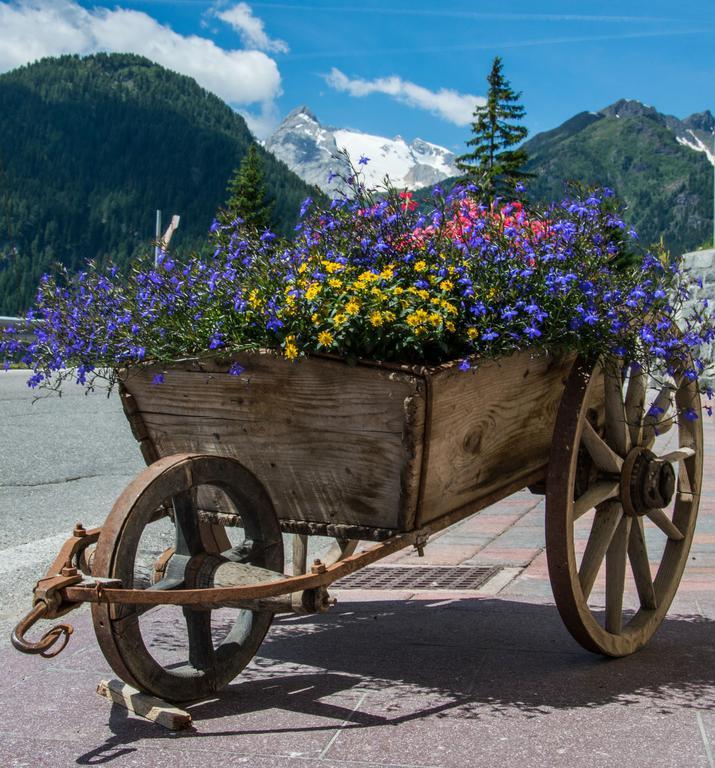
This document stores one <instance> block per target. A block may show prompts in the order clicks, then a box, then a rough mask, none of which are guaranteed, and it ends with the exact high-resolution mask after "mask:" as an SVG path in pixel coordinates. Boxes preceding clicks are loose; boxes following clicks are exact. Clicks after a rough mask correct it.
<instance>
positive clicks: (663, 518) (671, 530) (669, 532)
mask: <svg viewBox="0 0 715 768" xmlns="http://www.w3.org/2000/svg"><path fill="white" fill-rule="evenodd" d="M646 515H647V516H648V517H649V518H650V519H651V520H652V521H653V522H654V523H655V524H656V525H657V526H658V528H660V530H661V531H663V533H664V534H665V535H666V536H667V537H668V538H669V539H673V540H674V541H680V540H681V539H682V538H683V534H682V533H681V532H680V531H679V530H678V528H677V527H676V525H675V523H674V522H673V521H672V520H671V519H670V518H669V517H668V515H666V514H665V512H663V510H662V509H649V510H648V511H647V512H646Z"/></svg>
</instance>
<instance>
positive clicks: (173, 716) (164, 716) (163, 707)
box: [97, 680, 191, 731]
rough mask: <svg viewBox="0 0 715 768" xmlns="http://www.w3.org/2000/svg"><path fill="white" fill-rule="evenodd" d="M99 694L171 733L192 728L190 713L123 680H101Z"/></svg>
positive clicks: (98, 687) (98, 688)
mask: <svg viewBox="0 0 715 768" xmlns="http://www.w3.org/2000/svg"><path fill="white" fill-rule="evenodd" d="M97 693H98V694H99V695H100V696H102V697H104V698H105V699H108V700H109V701H111V702H113V703H115V704H119V705H120V706H122V707H126V708H127V709H128V710H129V711H130V712H134V713H135V714H137V715H140V716H141V717H145V718H146V719H147V720H152V721H153V722H155V723H156V724H157V725H161V726H163V727H164V728H168V729H169V730H170V731H181V730H185V729H186V728H191V715H190V714H189V713H188V712H186V711H185V710H183V709H179V708H178V707H175V706H173V705H172V704H168V703H167V702H165V701H162V700H161V699H157V698H156V697H155V696H150V695H149V694H147V693H141V691H138V690H137V689H136V688H133V687H132V686H131V685H127V684H126V683H123V682H122V681H121V680H100V682H99V685H98V686H97Z"/></svg>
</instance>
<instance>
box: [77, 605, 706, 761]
mask: <svg viewBox="0 0 715 768" xmlns="http://www.w3.org/2000/svg"><path fill="white" fill-rule="evenodd" d="M714 640H715V622H714V621H711V620H709V619H705V618H703V617H702V616H677V615H673V616H672V617H669V618H667V619H666V621H665V622H664V624H663V625H662V627H661V628H660V630H659V631H658V633H657V634H656V635H655V637H654V638H653V640H652V641H651V643H650V645H649V646H648V647H646V648H645V649H643V650H642V651H640V652H639V653H637V654H635V655H633V656H631V657H629V658H624V659H604V658H602V657H599V656H595V655H593V654H591V653H588V652H587V651H585V650H582V649H581V648H580V646H578V645H577V644H576V643H575V642H574V641H573V640H572V639H571V638H570V636H569V635H568V633H567V632H566V630H565V628H564V627H563V625H562V623H561V620H560V618H559V615H558V612H557V611H556V608H555V607H554V606H553V605H542V604H533V603H526V602H517V601H514V600H505V599H487V598H483V599H474V598H471V599H470V598H467V599H460V600H458V601H447V602H446V603H445V602H444V601H442V602H439V601H436V602H428V601H415V600H410V601H407V602H404V601H379V602H359V603H358V602H356V603H351V602H344V603H343V602H341V603H340V606H339V607H338V608H336V609H334V611H333V612H332V613H331V614H330V615H326V616H306V617H300V618H297V617H290V618H287V619H284V618H281V619H278V620H276V621H275V622H274V625H273V628H272V629H271V632H270V634H269V636H268V637H267V639H266V641H265V642H264V644H263V646H262V647H261V649H260V651H259V655H258V656H257V657H256V659H255V660H254V662H253V663H252V664H251V665H250V666H249V668H248V669H247V670H246V671H245V672H244V674H243V675H241V676H240V677H239V678H238V679H237V680H236V681H235V682H234V683H233V684H232V685H231V686H229V687H228V688H226V689H224V691H222V692H221V693H220V694H219V695H218V696H217V697H216V699H213V700H211V701H205V702H200V703H197V704H194V705H191V706H190V707H188V709H189V711H190V712H191V714H192V717H193V718H194V723H195V725H196V729H195V730H193V731H188V732H184V733H183V734H169V733H167V732H166V731H162V729H161V728H159V727H157V726H156V725H153V724H150V723H147V722H146V721H140V720H137V719H136V718H129V717H127V714H126V711H125V710H123V709H122V708H120V707H116V706H114V707H112V714H111V716H110V722H109V726H110V728H111V730H112V731H113V734H114V735H113V736H112V737H111V738H110V739H108V740H107V741H106V742H105V743H104V744H102V745H101V746H99V747H97V748H96V749H93V750H91V751H89V752H86V753H85V754H83V755H81V756H80V757H79V758H78V759H77V763H78V764H80V765H96V764H102V763H106V762H110V761H111V760H113V759H115V758H116V757H119V756H121V755H124V754H126V753H127V751H132V748H131V747H128V746H127V745H129V744H132V743H133V742H138V741H142V740H145V739H152V740H153V739H157V738H158V739H162V738H171V739H176V738H187V737H188V738H196V737H201V738H207V737H208V738H210V737H219V736H223V737H225V736H236V737H241V736H244V737H249V736H255V735H256V734H265V735H268V734H280V733H286V734H290V733H293V734H298V733H301V732H303V733H305V732H313V731H315V732H318V733H319V732H321V731H323V732H326V733H330V732H334V731H335V730H336V728H341V729H343V730H352V729H361V728H371V727H372V728H374V727H382V726H390V727H395V726H399V725H401V724H403V723H406V722H409V721H414V720H427V719H431V718H459V719H469V720H473V721H474V722H475V726H476V727H478V721H479V718H481V717H485V716H488V715H494V714H498V715H500V716H506V717H517V716H518V717H528V718H532V717H544V716H548V714H549V712H550V711H555V710H562V709H578V708H592V707H599V706H602V705H605V704H614V703H615V704H618V705H622V706H636V707H641V708H643V707H645V708H648V709H650V710H651V711H656V712H662V713H664V714H667V713H671V712H674V711H677V710H681V709H683V708H690V709H697V710H708V709H712V708H713V707H715V685H713V683H714V682H715V680H714V677H715V642H713V641H714Z"/></svg>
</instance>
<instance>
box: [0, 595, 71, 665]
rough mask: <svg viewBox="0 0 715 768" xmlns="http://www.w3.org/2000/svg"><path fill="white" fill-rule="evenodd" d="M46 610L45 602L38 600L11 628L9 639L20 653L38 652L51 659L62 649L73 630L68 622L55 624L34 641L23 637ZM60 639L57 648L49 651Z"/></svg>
mask: <svg viewBox="0 0 715 768" xmlns="http://www.w3.org/2000/svg"><path fill="white" fill-rule="evenodd" d="M47 612H48V606H47V603H46V602H45V601H44V600H38V601H37V603H36V604H35V607H34V608H33V609H32V610H31V611H30V613H28V614H27V616H25V618H24V619H22V621H20V622H19V623H18V625H17V626H16V627H15V629H13V631H12V635H11V636H10V641H11V642H12V644H13V646H14V647H15V648H17V650H18V651H21V652H22V653H39V654H40V656H43V657H44V658H45V659H51V658H52V657H53V656H57V654H58V653H61V652H62V651H63V650H64V647H65V646H66V645H67V643H68V642H69V639H70V635H71V634H72V632H73V631H74V630H73V629H72V627H71V626H70V625H69V624H57V625H56V626H54V627H52V629H50V630H48V631H47V632H45V634H44V635H42V637H41V638H40V639H39V640H37V641H36V642H32V641H30V640H27V639H26V638H25V633H26V632H28V631H29V629H30V628H31V627H32V626H33V625H35V624H36V623H37V622H38V621H39V620H40V619H42V618H44V617H45V615H46V614H47ZM60 641H61V645H60V646H59V648H56V649H55V650H54V651H52V652H50V649H51V648H52V647H53V646H55V645H56V644H57V643H58V642H60Z"/></svg>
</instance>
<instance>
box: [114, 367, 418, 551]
mask: <svg viewBox="0 0 715 768" xmlns="http://www.w3.org/2000/svg"><path fill="white" fill-rule="evenodd" d="M233 359H235V360H237V361H238V362H240V363H241V364H242V365H243V366H244V367H245V371H244V372H243V373H242V374H241V375H239V376H232V375H229V374H227V373H226V369H227V366H226V365H220V364H218V363H216V362H211V361H209V362H202V363H201V364H200V365H199V364H197V363H185V364H179V365H173V366H172V367H171V368H170V369H168V370H167V371H166V373H165V380H164V383H162V384H152V379H153V377H154V374H155V373H156V372H157V370H155V369H145V370H143V371H141V372H139V373H136V374H134V375H132V376H130V377H129V378H128V379H127V380H126V382H125V384H124V389H125V396H124V400H125V408H126V410H127V411H129V410H134V411H136V413H137V414H138V417H139V418H138V419H137V418H135V419H134V421H135V422H137V421H139V422H140V423H141V427H140V428H141V429H143V430H145V431H146V434H147V435H148V438H149V440H150V441H151V443H152V444H153V445H154V447H155V449H156V452H157V454H158V455H159V456H166V455H169V454H172V453H177V452H183V451H189V452H208V453H216V454H224V455H228V456H231V457H233V458H236V459H238V460H239V461H240V462H241V463H242V464H244V465H245V466H246V467H247V468H248V469H249V470H250V471H251V472H253V473H254V474H255V475H256V476H257V477H258V478H259V479H260V480H261V482H262V483H263V484H264V485H265V487H266V489H268V492H269V493H270V495H271V498H272V500H273V503H274V505H275V508H276V512H277V513H278V517H279V518H280V520H281V522H282V523H284V528H287V529H291V523H298V524H300V523H305V522H309V523H314V524H317V526H318V527H316V528H315V532H326V531H325V530H321V528H320V526H325V525H329V526H342V527H343V528H345V530H347V529H348V528H349V527H351V526H354V527H364V528H365V529H366V530H365V531H364V537H365V538H373V537H374V538H380V537H384V535H389V534H390V533H392V532H394V531H397V530H409V529H410V528H412V527H413V526H414V520H415V512H416V508H417V496H418V490H419V476H420V470H421V466H422V445H423V436H424V414H425V397H424V390H425V384H424V379H423V378H422V377H421V376H419V375H415V374H411V373H409V372H403V371H400V370H394V369H388V368H380V367H374V366H362V365H358V366H348V365H346V364H345V363H344V362H340V361H333V360H325V359H316V358H307V359H300V360H297V361H295V362H289V361H287V360H285V359H284V358H282V357H280V356H278V355H275V354H271V353H260V354H259V353H246V354H244V355H239V356H235V357H234V358H233ZM132 401H133V402H132ZM128 415H129V414H128ZM130 421H131V419H130ZM134 426H135V436H136V437H137V438H138V439H141V437H140V435H139V434H137V424H136V423H135V425H134ZM368 529H382V530H384V534H382V535H381V534H380V532H379V531H378V532H377V533H375V535H374V536H372V535H370V534H369V530H368ZM331 531H332V532H335V531H336V529H331Z"/></svg>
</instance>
